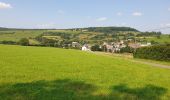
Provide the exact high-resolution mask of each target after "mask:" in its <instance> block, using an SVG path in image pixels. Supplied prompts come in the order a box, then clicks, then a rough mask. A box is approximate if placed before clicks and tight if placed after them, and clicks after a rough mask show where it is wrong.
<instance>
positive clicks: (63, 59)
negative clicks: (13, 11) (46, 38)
mask: <svg viewBox="0 0 170 100" xmlns="http://www.w3.org/2000/svg"><path fill="white" fill-rule="evenodd" d="M169 83H170V70H169V69H163V68H157V67H154V66H149V65H145V64H138V63H135V62H132V61H131V60H128V59H122V58H119V57H108V56H102V55H97V54H95V53H93V52H82V51H78V50H69V49H68V50H66V49H57V48H45V47H22V46H7V45H0V100H169V99H170V84H169Z"/></svg>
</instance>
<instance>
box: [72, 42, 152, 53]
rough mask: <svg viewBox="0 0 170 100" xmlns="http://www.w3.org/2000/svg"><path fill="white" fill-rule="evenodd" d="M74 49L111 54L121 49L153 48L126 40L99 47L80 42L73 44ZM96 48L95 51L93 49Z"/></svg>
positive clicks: (147, 44) (146, 44)
mask: <svg viewBox="0 0 170 100" xmlns="http://www.w3.org/2000/svg"><path fill="white" fill-rule="evenodd" d="M71 46H72V47H73V48H80V49H81V50H82V51H103V52H110V53H119V52H120V51H121V49H123V48H127V47H129V48H131V49H134V50H135V49H137V48H141V47H146V46H151V43H150V42H147V43H140V42H136V43H133V42H132V43H131V42H129V43H128V42H127V41H124V40H121V41H120V42H103V44H101V45H98V44H95V45H91V44H84V45H81V44H80V43H78V42H72V45H71ZM93 48H94V49H93Z"/></svg>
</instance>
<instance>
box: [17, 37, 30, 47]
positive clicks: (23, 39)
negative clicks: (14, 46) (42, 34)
mask: <svg viewBox="0 0 170 100" xmlns="http://www.w3.org/2000/svg"><path fill="white" fill-rule="evenodd" d="M19 44H20V45H22V46H28V45H29V40H28V39H27V38H22V39H21V40H20V41H19Z"/></svg>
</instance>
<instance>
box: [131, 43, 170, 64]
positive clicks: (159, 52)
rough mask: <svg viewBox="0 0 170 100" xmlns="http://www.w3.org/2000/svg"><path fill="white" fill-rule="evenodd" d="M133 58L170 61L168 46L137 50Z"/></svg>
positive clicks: (169, 48) (169, 46)
mask: <svg viewBox="0 0 170 100" xmlns="http://www.w3.org/2000/svg"><path fill="white" fill-rule="evenodd" d="M134 57H135V58H142V59H153V60H162V61H170V45H168V44H167V45H157V46H150V47H142V48H138V49H137V50H136V51H135V52H134Z"/></svg>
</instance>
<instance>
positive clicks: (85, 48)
mask: <svg viewBox="0 0 170 100" xmlns="http://www.w3.org/2000/svg"><path fill="white" fill-rule="evenodd" d="M81 50H82V51H91V50H90V46H89V45H87V44H85V45H83V47H82V49H81Z"/></svg>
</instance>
